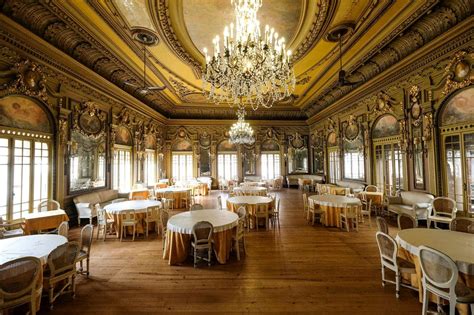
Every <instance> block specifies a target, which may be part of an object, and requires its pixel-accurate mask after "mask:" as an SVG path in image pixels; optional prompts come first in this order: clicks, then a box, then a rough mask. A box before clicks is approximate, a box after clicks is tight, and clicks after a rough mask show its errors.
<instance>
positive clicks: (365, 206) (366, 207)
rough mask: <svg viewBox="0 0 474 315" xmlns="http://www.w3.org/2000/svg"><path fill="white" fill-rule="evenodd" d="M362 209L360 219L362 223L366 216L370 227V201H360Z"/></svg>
mask: <svg viewBox="0 0 474 315" xmlns="http://www.w3.org/2000/svg"><path fill="white" fill-rule="evenodd" d="M361 202H362V208H361V209H360V217H361V219H362V222H364V217H365V216H367V217H368V218H369V227H372V215H371V212H372V199H369V200H367V199H361Z"/></svg>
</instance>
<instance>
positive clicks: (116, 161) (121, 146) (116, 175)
mask: <svg viewBox="0 0 474 315" xmlns="http://www.w3.org/2000/svg"><path fill="white" fill-rule="evenodd" d="M132 147H133V140H132V134H131V133H130V130H128V128H126V127H123V126H120V127H118V128H117V130H116V131H115V146H114V157H113V168H112V178H113V188H114V189H117V190H119V191H121V192H128V191H130V188H131V187H132Z"/></svg>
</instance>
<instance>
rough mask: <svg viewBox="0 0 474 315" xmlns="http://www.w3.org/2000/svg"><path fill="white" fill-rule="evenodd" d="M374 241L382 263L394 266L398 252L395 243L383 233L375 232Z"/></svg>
mask: <svg viewBox="0 0 474 315" xmlns="http://www.w3.org/2000/svg"><path fill="white" fill-rule="evenodd" d="M375 239H376V240H377V246H378V247H379V253H380V260H381V261H382V263H385V264H390V265H392V266H396V265H397V252H398V247H397V242H396V241H395V240H394V239H393V238H392V237H391V236H390V235H388V234H386V233H383V232H377V233H376V234H375Z"/></svg>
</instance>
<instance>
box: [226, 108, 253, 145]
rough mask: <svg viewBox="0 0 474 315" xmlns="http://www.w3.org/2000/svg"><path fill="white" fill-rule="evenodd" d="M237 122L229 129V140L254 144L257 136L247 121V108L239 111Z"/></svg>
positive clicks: (235, 142)
mask: <svg viewBox="0 0 474 315" xmlns="http://www.w3.org/2000/svg"><path fill="white" fill-rule="evenodd" d="M237 117H238V119H237V122H236V123H234V124H233V125H232V126H231V127H230V130H229V141H230V142H231V143H234V144H253V143H254V142H255V138H254V136H253V129H252V127H250V125H249V123H248V122H245V110H243V109H240V110H238V111H237Z"/></svg>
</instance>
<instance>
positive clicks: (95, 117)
mask: <svg viewBox="0 0 474 315" xmlns="http://www.w3.org/2000/svg"><path fill="white" fill-rule="evenodd" d="M106 117H107V116H106V114H105V113H104V112H102V111H101V110H99V109H98V108H97V107H96V106H95V104H94V103H92V102H86V103H83V104H79V105H77V106H76V108H75V109H74V112H73V124H72V130H71V133H70V137H71V138H70V141H69V143H68V150H69V152H68V153H69V192H70V193H73V192H77V191H81V190H87V189H93V188H99V187H105V186H106V182H107V181H106V174H107V172H106V161H107V147H106V143H107V137H106V132H105V121H106Z"/></svg>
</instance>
